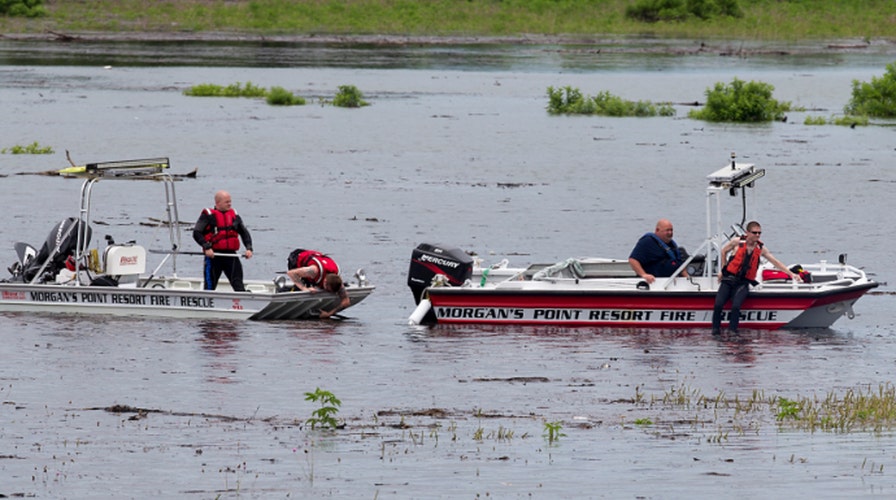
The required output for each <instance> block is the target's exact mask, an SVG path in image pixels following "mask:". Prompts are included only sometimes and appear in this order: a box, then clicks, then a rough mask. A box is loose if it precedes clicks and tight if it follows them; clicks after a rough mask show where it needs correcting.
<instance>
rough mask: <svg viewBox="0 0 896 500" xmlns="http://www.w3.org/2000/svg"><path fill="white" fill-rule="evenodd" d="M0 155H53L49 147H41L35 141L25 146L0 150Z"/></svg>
mask: <svg viewBox="0 0 896 500" xmlns="http://www.w3.org/2000/svg"><path fill="white" fill-rule="evenodd" d="M0 153H3V154H7V153H9V154H14V155H51V154H53V153H54V151H53V148H52V147H50V146H41V145H40V144H38V143H37V141H34V142H32V143H31V144H29V145H27V146H20V145H18V144H17V145H15V146H12V147H8V148H3V149H2V150H0Z"/></svg>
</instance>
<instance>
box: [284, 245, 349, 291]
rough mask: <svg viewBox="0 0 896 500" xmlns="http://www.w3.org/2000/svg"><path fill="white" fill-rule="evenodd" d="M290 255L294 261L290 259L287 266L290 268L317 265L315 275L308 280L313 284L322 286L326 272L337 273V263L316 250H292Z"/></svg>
mask: <svg viewBox="0 0 896 500" xmlns="http://www.w3.org/2000/svg"><path fill="white" fill-rule="evenodd" d="M290 255H291V256H292V255H295V260H294V261H293V260H292V259H290V262H289V266H288V267H289V268H290V269H295V268H297V267H307V266H315V267H317V277H316V278H314V279H313V280H309V281H311V284H313V285H317V286H322V285H323V284H324V278H326V277H327V275H328V274H339V265H338V264H336V261H335V260H333V259H331V258H330V257H329V256H327V255H324V254H323V253H321V252H318V251H317V250H299V251H298V252H296V251H295V250H294V251H293V253H292V254H290Z"/></svg>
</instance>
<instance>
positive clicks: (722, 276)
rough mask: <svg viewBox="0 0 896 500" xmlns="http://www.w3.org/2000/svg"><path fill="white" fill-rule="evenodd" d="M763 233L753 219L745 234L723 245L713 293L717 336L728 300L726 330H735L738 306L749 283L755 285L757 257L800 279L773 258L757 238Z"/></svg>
mask: <svg viewBox="0 0 896 500" xmlns="http://www.w3.org/2000/svg"><path fill="white" fill-rule="evenodd" d="M760 235H762V226H760V225H759V223H758V222H756V221H750V222H749V223H747V233H746V234H744V235H743V236H738V237H735V238H731V240H729V241H728V243H725V246H723V247H722V251H721V253H722V270H721V271H719V291H718V292H716V303H715V306H714V307H713V310H712V334H713V335H719V333H720V330H721V327H722V308H723V307H725V302H728V299H731V313H730V314H729V315H728V317H729V318H730V319H729V322H728V331H730V332H731V333H737V327H738V325H739V324H740V306H741V305H742V304H743V303H744V300H746V298H747V295H748V294H749V293H750V285H758V283H757V281H756V272H757V271H758V270H759V257H765V259H766V260H768V261H769V262H771V263H772V264H774V266H775V267H777V268H778V269H780V270H782V271H784V272H785V273H787V276H789V277H790V279H792V280H794V281H800V278H799V276H797V275H796V274H794V273H793V271H791V270H790V269H787V266H785V265H784V264H783V263H782V262H781V261H780V260H778V259H776V258H775V257H774V256H773V255H772V253H771V252H769V251H768V248H766V247H765V245H764V244H763V243H762V242H761V241H759V236H760ZM732 250H734V255H733V256H731V258H730V259H729V256H728V254H729V253H731V251H732Z"/></svg>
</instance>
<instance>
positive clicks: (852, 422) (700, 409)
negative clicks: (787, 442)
mask: <svg viewBox="0 0 896 500" xmlns="http://www.w3.org/2000/svg"><path fill="white" fill-rule="evenodd" d="M638 401H640V402H638ZM633 402H635V403H636V404H639V405H641V406H646V407H647V408H648V409H649V408H656V407H660V408H662V409H663V410H664V412H665V413H663V414H656V415H655V418H650V419H648V418H647V417H640V418H639V419H638V420H636V421H635V422H636V423H638V422H639V421H640V422H646V421H651V422H655V425H656V426H657V427H661V426H663V425H665V424H666V423H667V422H677V423H678V424H679V425H680V424H681V423H685V422H688V421H690V422H691V423H693V425H694V426H695V427H700V428H702V427H705V425H706V423H707V422H714V423H716V424H718V425H719V426H720V427H719V429H718V434H714V436H711V437H710V438H709V441H710V442H719V441H720V440H727V439H728V435H729V432H730V431H731V430H733V431H735V432H736V433H738V434H741V435H742V434H744V433H746V432H748V431H749V432H756V431H757V430H758V426H759V425H760V424H761V422H762V420H763V419H762V417H763V416H768V417H771V418H773V419H774V422H775V423H776V425H777V426H778V428H779V429H781V430H786V429H796V430H806V431H809V432H815V431H825V432H844V433H845V432H862V431H873V432H884V431H887V432H890V431H892V430H893V429H894V428H896V386H894V385H893V384H891V383H885V384H880V385H879V386H878V387H877V388H876V389H875V388H873V387H870V386H869V387H867V388H864V389H848V390H847V391H846V392H845V394H843V395H839V394H837V393H835V392H833V391H831V392H829V393H828V394H827V395H826V396H824V397H823V398H819V397H817V396H814V397H796V398H786V397H765V395H764V394H763V393H762V392H761V391H753V393H752V394H751V395H750V396H749V397H747V398H744V399H742V398H740V397H738V396H735V397H733V398H731V397H726V396H725V394H723V393H719V394H717V395H715V396H707V395H704V394H702V393H701V392H700V391H699V390H696V389H692V388H690V387H687V386H685V385H682V386H679V387H672V388H671V389H669V390H668V391H666V393H665V394H664V395H663V396H662V397H661V398H657V397H652V398H649V399H648V398H645V397H644V396H643V395H641V394H636V400H633ZM723 427H724V428H723Z"/></svg>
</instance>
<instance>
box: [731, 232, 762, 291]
mask: <svg viewBox="0 0 896 500" xmlns="http://www.w3.org/2000/svg"><path fill="white" fill-rule="evenodd" d="M761 255H762V242H761V241H759V242H757V243H756V247H755V248H753V253H752V254H750V261H749V262H746V263H745V262H744V260H745V259H746V258H747V242H746V240H741V242H740V243H739V244H738V245H737V250H735V252H734V257H733V258H732V259H731V260H730V261H728V265H727V266H725V270H726V271H728V273H729V274H732V275H734V276H743V277H744V278H746V279H748V280H750V281H755V280H756V272H757V271H758V270H759V257H760V256H761ZM744 264H746V266H747V267H746V269H742V268H743V266H744Z"/></svg>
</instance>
